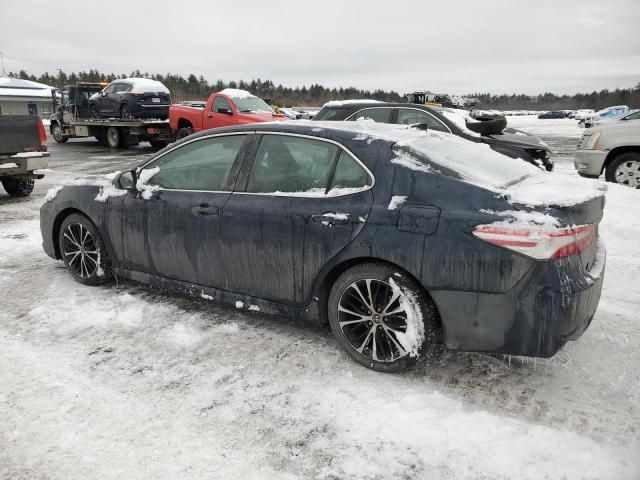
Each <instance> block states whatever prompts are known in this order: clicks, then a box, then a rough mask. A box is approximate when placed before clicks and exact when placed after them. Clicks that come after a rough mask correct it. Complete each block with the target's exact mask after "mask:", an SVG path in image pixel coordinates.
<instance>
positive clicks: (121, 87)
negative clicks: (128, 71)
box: [113, 83, 129, 93]
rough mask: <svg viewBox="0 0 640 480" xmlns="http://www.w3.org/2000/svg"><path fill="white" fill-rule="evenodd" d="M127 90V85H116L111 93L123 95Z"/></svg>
mask: <svg viewBox="0 0 640 480" xmlns="http://www.w3.org/2000/svg"><path fill="white" fill-rule="evenodd" d="M128 89H129V85H128V84H126V83H117V84H116V88H115V90H114V92H113V93H124V92H126V91H127V90H128Z"/></svg>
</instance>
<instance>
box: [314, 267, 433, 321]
mask: <svg viewBox="0 0 640 480" xmlns="http://www.w3.org/2000/svg"><path fill="white" fill-rule="evenodd" d="M364 263H380V264H383V265H387V266H389V267H391V268H393V269H397V270H399V271H400V272H402V273H403V274H404V275H406V276H408V277H409V278H411V279H412V280H413V281H414V282H416V284H417V285H420V288H422V290H423V291H424V293H425V295H427V297H428V298H429V300H431V302H432V303H433V305H435V307H436V311H437V312H438V315H437V316H436V317H437V319H438V327H439V328H441V329H442V330H443V332H444V324H443V322H442V316H441V315H440V309H439V308H438V305H437V303H436V302H435V300H434V299H433V297H432V296H431V294H430V293H429V290H427V288H425V286H424V285H423V284H422V282H421V281H420V280H419V279H418V278H416V276H415V275H413V274H412V273H411V272H409V271H407V270H406V269H405V268H403V267H401V266H399V265H397V264H395V263H393V262H390V261H388V260H384V259H381V258H377V257H371V256H362V257H353V258H348V259H345V260H343V261H340V262H338V263H336V264H335V265H333V266H332V267H331V268H329V269H328V270H327V271H326V272H324V274H321V278H319V279H317V281H316V287H315V288H314V290H313V292H314V293H313V295H314V297H317V298H318V314H319V318H320V321H321V322H322V323H327V322H328V318H329V317H328V307H329V305H328V304H329V294H330V293H331V287H332V286H333V284H334V283H335V282H336V280H337V279H338V277H339V276H340V275H342V274H343V273H344V272H345V271H347V270H348V269H349V268H352V267H355V266H357V265H361V264H364Z"/></svg>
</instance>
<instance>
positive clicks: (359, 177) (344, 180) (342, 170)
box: [329, 150, 372, 192]
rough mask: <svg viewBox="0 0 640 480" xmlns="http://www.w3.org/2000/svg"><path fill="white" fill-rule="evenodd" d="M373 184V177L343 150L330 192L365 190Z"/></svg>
mask: <svg viewBox="0 0 640 480" xmlns="http://www.w3.org/2000/svg"><path fill="white" fill-rule="evenodd" d="M371 183H372V182H371V177H370V176H369V174H368V173H367V172H366V171H365V169H364V168H362V166H361V165H360V164H359V163H358V162H356V161H355V160H354V159H353V158H352V157H351V155H349V154H348V153H347V152H345V151H344V150H343V151H342V152H341V153H340V157H339V158H338V164H337V165H336V169H335V172H334V174H333V179H332V180H331V189H330V190H329V192H331V190H333V189H339V188H365V187H369V186H371Z"/></svg>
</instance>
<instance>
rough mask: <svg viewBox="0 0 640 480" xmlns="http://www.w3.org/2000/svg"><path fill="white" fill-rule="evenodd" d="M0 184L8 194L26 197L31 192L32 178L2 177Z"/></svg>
mask: <svg viewBox="0 0 640 480" xmlns="http://www.w3.org/2000/svg"><path fill="white" fill-rule="evenodd" d="M2 186H3V187H4V189H5V190H6V191H7V193H8V194H9V195H13V196H14V197H26V196H28V195H30V194H31V192H33V187H34V181H33V179H18V178H4V179H2Z"/></svg>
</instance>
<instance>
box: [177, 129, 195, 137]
mask: <svg viewBox="0 0 640 480" xmlns="http://www.w3.org/2000/svg"><path fill="white" fill-rule="evenodd" d="M192 133H193V130H192V129H191V128H189V127H182V128H181V129H180V130H178V135H176V136H177V138H178V140H180V139H181V138H184V137H188V136H189V135H191V134H192Z"/></svg>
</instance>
